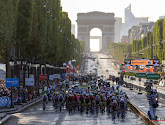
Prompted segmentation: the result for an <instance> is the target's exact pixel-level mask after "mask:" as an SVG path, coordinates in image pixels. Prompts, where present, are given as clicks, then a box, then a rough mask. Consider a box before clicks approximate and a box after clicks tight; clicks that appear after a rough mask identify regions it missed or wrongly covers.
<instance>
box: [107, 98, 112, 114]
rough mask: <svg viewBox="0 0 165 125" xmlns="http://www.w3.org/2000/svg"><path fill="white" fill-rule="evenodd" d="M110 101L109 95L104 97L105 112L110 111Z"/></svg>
mask: <svg viewBox="0 0 165 125" xmlns="http://www.w3.org/2000/svg"><path fill="white" fill-rule="evenodd" d="M110 103H111V99H110V96H108V97H107V99H106V106H107V113H108V114H109V113H110Z"/></svg>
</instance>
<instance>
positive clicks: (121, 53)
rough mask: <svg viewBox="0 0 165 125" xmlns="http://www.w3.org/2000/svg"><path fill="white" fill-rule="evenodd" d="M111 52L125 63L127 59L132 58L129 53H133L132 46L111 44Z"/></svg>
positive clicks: (128, 44)
mask: <svg viewBox="0 0 165 125" xmlns="http://www.w3.org/2000/svg"><path fill="white" fill-rule="evenodd" d="M109 50H110V52H111V53H112V54H113V55H114V56H115V57H116V59H117V60H119V61H120V62H124V59H125V57H127V56H130V54H129V53H132V44H130V43H113V42H110V43H109Z"/></svg>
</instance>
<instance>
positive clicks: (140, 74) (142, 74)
mask: <svg viewBox="0 0 165 125" xmlns="http://www.w3.org/2000/svg"><path fill="white" fill-rule="evenodd" d="M135 77H139V78H141V77H143V78H145V77H146V73H136V74H135Z"/></svg>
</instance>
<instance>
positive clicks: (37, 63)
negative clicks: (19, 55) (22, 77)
mask: <svg viewBox="0 0 165 125" xmlns="http://www.w3.org/2000/svg"><path fill="white" fill-rule="evenodd" d="M34 66H35V70H36V82H37V90H38V94H39V72H38V67H40V63H39V60H38V59H35V63H34Z"/></svg>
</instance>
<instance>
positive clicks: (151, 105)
mask: <svg viewBox="0 0 165 125" xmlns="http://www.w3.org/2000/svg"><path fill="white" fill-rule="evenodd" d="M148 99H149V116H150V119H151V120H156V119H157V118H156V115H155V114H156V108H157V106H158V105H157V103H156V95H155V92H153V91H151V95H148Z"/></svg>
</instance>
